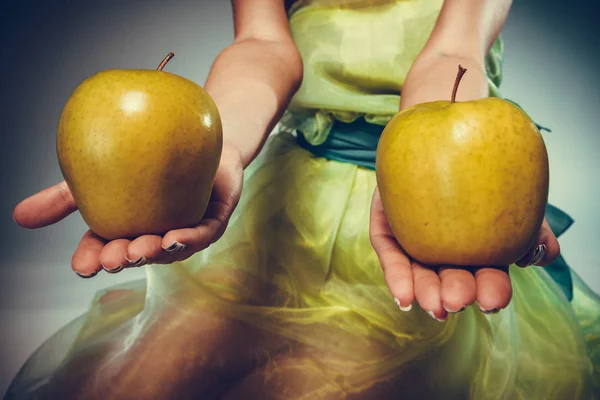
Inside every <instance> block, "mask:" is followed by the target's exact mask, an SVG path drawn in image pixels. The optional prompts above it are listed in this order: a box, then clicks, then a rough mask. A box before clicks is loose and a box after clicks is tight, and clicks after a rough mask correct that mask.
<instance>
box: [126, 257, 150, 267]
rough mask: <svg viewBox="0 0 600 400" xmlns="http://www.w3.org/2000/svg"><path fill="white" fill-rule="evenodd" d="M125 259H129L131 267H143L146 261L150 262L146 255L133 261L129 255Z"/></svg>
mask: <svg viewBox="0 0 600 400" xmlns="http://www.w3.org/2000/svg"><path fill="white" fill-rule="evenodd" d="M125 260H127V262H128V263H129V267H141V266H142V265H146V263H147V262H148V259H147V258H146V257H144V256H142V257H140V258H138V259H137V260H135V261H132V260H130V259H129V258H127V257H125Z"/></svg>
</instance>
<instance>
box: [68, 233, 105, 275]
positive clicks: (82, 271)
mask: <svg viewBox="0 0 600 400" xmlns="http://www.w3.org/2000/svg"><path fill="white" fill-rule="evenodd" d="M105 244H106V241H105V240H104V239H102V238H101V237H99V236H98V235H96V234H95V233H94V232H92V231H87V232H86V233H85V235H83V238H82V239H81V242H79V246H77V250H75V253H74V254H73V258H72V259H71V266H72V268H73V271H75V272H76V273H77V274H78V275H79V276H81V277H83V278H91V277H93V276H95V275H96V274H97V273H98V272H99V271H100V270H101V269H102V266H101V265H100V253H101V252H102V249H104V245H105Z"/></svg>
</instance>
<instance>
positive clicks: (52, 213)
mask: <svg viewBox="0 0 600 400" xmlns="http://www.w3.org/2000/svg"><path fill="white" fill-rule="evenodd" d="M76 210H77V205H76V204H75V199H74V198H73V195H72V194H71V191H70V190H69V187H68V186H67V183H66V182H65V181H62V182H60V183H58V184H56V185H54V186H51V187H49V188H47V189H44V190H42V191H41V192H39V193H36V194H34V195H33V196H31V197H28V198H26V199H25V200H23V201H21V202H20V203H19V204H17V206H16V207H15V209H14V211H13V218H14V219H15V221H16V222H17V224H18V225H19V226H21V227H23V228H27V229H36V228H42V227H44V226H48V225H52V224H54V223H56V222H58V221H60V220H62V219H64V218H65V217H67V216H68V215H69V214H71V213H73V212H74V211H76Z"/></svg>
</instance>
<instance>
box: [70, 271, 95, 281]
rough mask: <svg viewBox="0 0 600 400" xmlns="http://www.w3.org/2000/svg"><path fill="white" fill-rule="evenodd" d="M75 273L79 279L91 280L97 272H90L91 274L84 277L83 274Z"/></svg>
mask: <svg viewBox="0 0 600 400" xmlns="http://www.w3.org/2000/svg"><path fill="white" fill-rule="evenodd" d="M75 273H76V274H77V275H78V276H79V277H80V278H83V279H89V278H93V277H95V276H96V275H98V271H96V272H92V273H91V274H89V275H84V274H82V273H79V272H77V271H75Z"/></svg>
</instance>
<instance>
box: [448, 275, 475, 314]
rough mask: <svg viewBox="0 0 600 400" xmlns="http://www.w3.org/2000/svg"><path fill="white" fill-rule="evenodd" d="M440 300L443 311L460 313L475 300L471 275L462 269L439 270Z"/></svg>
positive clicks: (473, 279)
mask: <svg viewBox="0 0 600 400" xmlns="http://www.w3.org/2000/svg"><path fill="white" fill-rule="evenodd" d="M438 276H439V278H440V280H441V289H440V293H441V299H442V306H443V307H444V309H445V310H446V311H448V312H451V313H456V312H460V311H462V310H464V309H465V307H467V306H470V305H471V304H473V303H474V302H475V299H476V298H477V286H476V284H475V277H474V276H473V274H472V273H471V272H470V271H468V270H467V269H464V268H448V267H444V268H440V270H439V271H438Z"/></svg>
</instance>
